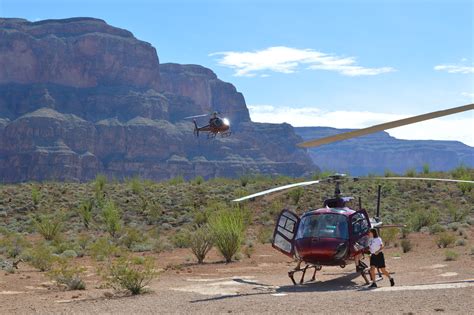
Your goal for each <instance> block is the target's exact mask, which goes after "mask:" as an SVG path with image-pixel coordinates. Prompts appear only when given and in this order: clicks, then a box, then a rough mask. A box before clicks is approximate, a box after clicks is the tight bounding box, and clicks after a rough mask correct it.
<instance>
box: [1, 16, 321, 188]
mask: <svg viewBox="0 0 474 315" xmlns="http://www.w3.org/2000/svg"><path fill="white" fill-rule="evenodd" d="M209 110H219V111H221V112H223V113H225V114H226V116H227V117H228V118H229V119H230V120H231V123H232V131H233V135H232V136H231V137H228V138H216V139H214V140H208V139H206V138H205V137H201V138H198V139H196V138H194V136H193V134H192V130H193V127H192V124H191V122H190V121H186V120H183V118H184V117H186V116H190V115H195V114H200V113H202V112H208V111H209ZM204 122H205V121H203V123H204ZM300 141H301V138H300V137H299V136H298V135H296V134H295V132H294V129H293V127H291V126H290V125H288V124H262V123H254V122H252V121H251V120H250V117H249V113H248V110H247V107H246V104H245V99H244V97H243V95H242V94H241V93H239V92H238V91H237V90H236V89H235V87H234V86H233V85H232V84H230V83H226V82H223V81H221V80H220V79H219V78H217V76H216V75H215V73H213V72H212V71H211V70H210V69H206V68H204V67H201V66H198V65H179V64H160V63H159V59H158V55H157V53H156V50H155V48H153V47H152V46H151V45H150V44H149V43H146V42H143V41H140V40H138V39H136V38H135V37H134V36H133V34H132V33H130V32H129V31H126V30H123V29H120V28H116V27H113V26H110V25H108V24H107V23H106V22H104V21H102V20H99V19H93V18H72V19H63V20H44V21H39V22H29V21H26V20H23V19H0V178H1V179H2V182H20V181H27V180H38V181H41V180H70V181H85V180H89V179H92V178H93V177H94V176H95V175H96V174H97V173H104V174H106V175H107V176H109V177H114V178H118V179H121V178H125V177H131V176H135V175H138V176H141V177H144V178H149V179H155V180H160V179H167V178H171V177H174V176H184V177H186V178H192V177H195V176H204V177H206V178H209V177H215V176H239V175H242V174H245V173H251V172H259V173H265V174H286V175H291V176H301V175H304V174H309V173H311V172H314V171H316V170H317V167H316V166H315V165H314V164H313V162H312V161H311V158H310V157H309V155H308V154H307V153H306V152H305V151H304V150H301V149H298V148H297V147H296V143H298V142H300Z"/></svg>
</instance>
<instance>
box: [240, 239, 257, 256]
mask: <svg viewBox="0 0 474 315" xmlns="http://www.w3.org/2000/svg"><path fill="white" fill-rule="evenodd" d="M243 252H244V255H245V256H247V258H251V257H252V255H253V254H254V253H255V245H254V244H253V242H252V241H248V242H247V243H246V244H245V246H244V249H243Z"/></svg>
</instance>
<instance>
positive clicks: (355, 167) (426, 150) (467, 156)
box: [295, 127, 474, 176]
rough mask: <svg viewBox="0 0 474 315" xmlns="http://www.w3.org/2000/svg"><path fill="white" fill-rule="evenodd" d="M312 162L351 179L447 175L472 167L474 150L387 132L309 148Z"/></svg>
mask: <svg viewBox="0 0 474 315" xmlns="http://www.w3.org/2000/svg"><path fill="white" fill-rule="evenodd" d="M295 130H296V133H297V134H298V135H300V136H301V137H302V138H303V139H305V140H309V139H314V138H322V137H328V136H332V135H335V134H338V133H342V132H347V131H350V130H349V129H335V128H329V127H299V128H295ZM309 153H310V155H311V158H312V159H313V161H314V162H315V163H316V164H317V165H318V166H320V167H321V168H322V169H325V170H332V171H338V172H346V173H350V174H352V175H357V176H358V175H367V174H384V172H385V171H387V170H389V171H392V172H396V173H399V174H404V173H405V171H406V170H408V169H416V170H418V171H421V170H422V169H423V166H424V165H425V164H427V165H429V166H430V169H431V170H436V171H448V170H451V169H453V168H455V167H457V166H459V165H461V164H463V165H465V166H470V167H474V148H473V147H470V146H467V145H465V144H463V143H461V142H457V141H438V140H401V139H396V138H394V137H392V136H390V135H389V134H388V133H387V132H378V133H375V134H372V135H367V136H363V137H359V138H354V139H349V140H345V141H341V142H336V143H332V144H329V145H324V146H321V147H316V148H312V149H310V150H309Z"/></svg>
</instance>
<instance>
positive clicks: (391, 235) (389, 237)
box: [380, 228, 398, 246]
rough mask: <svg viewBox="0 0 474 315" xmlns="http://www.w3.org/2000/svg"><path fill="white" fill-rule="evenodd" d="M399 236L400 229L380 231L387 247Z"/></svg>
mask: <svg viewBox="0 0 474 315" xmlns="http://www.w3.org/2000/svg"><path fill="white" fill-rule="evenodd" d="M397 236H398V228H383V229H381V231H380V237H381V238H382V239H383V241H384V243H385V245H387V246H389V245H390V244H391V243H393V242H394V241H395V240H396V239H397Z"/></svg>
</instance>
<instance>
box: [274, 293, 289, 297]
mask: <svg viewBox="0 0 474 315" xmlns="http://www.w3.org/2000/svg"><path fill="white" fill-rule="evenodd" d="M270 295H272V296H285V295H288V294H286V293H273V294H270Z"/></svg>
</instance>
